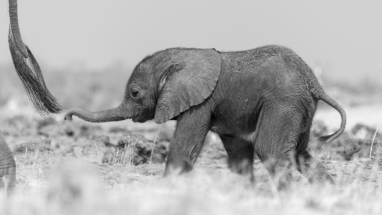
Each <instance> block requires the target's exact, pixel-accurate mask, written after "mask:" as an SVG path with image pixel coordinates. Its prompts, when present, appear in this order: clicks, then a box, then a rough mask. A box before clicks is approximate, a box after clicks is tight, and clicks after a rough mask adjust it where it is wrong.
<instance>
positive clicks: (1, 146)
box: [0, 132, 16, 192]
mask: <svg viewBox="0 0 382 215" xmlns="http://www.w3.org/2000/svg"><path fill="white" fill-rule="evenodd" d="M15 185H16V162H15V159H14V158H13V155H12V152H11V150H10V149H9V147H8V145H7V143H6V142H5V140H4V137H3V134H2V133H1V132H0V189H3V188H6V190H7V192H10V191H12V190H13V188H14V187H15Z"/></svg>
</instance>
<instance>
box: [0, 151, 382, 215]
mask: <svg viewBox="0 0 382 215" xmlns="http://www.w3.org/2000/svg"><path fill="white" fill-rule="evenodd" d="M16 159H17V163H18V188H17V190H16V191H15V193H14V194H13V195H12V196H11V197H10V198H8V199H7V198H5V197H4V196H3V195H1V197H0V214H134V215H139V214H259V213H261V214H381V212H382V204H381V202H382V172H381V168H380V163H378V161H380V159H374V161H372V160H370V159H363V160H353V161H349V162H343V161H331V160H327V161H325V165H326V166H327V167H328V168H329V169H330V173H331V174H332V175H333V176H334V178H335V181H336V185H320V186H318V185H311V184H309V183H307V182H306V180H305V179H303V178H302V177H301V176H300V175H299V174H297V173H296V174H295V176H294V179H295V182H294V183H293V184H292V186H291V188H290V189H289V190H287V191H282V192H277V191H275V189H274V184H273V183H272V182H271V181H270V180H269V177H268V174H267V173H266V171H265V170H264V168H263V167H262V165H261V164H260V163H258V162H257V163H256V165H255V169H256V170H255V172H256V180H257V181H256V183H255V185H253V184H250V183H249V182H248V181H247V180H246V179H244V178H242V177H240V176H238V175H235V174H232V173H230V172H229V171H228V169H227V168H226V167H223V168H222V167H221V166H218V165H197V166H196V168H195V170H194V171H193V172H192V173H191V174H188V175H185V176H181V177H174V178H167V179H163V178H161V174H162V173H163V168H164V166H163V165H159V164H156V165H154V164H151V165H140V166H133V165H129V164H126V165H108V164H100V165H97V164H92V163H89V162H84V161H81V160H80V159H73V158H63V157H60V156H57V155H55V154H53V153H52V152H44V153H31V154H28V153H26V154H24V155H21V154H19V155H18V156H16Z"/></svg>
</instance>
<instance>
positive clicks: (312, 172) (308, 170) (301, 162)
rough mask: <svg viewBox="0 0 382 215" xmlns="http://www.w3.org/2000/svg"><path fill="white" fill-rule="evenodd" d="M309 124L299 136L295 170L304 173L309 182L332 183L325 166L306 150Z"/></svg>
mask: <svg viewBox="0 0 382 215" xmlns="http://www.w3.org/2000/svg"><path fill="white" fill-rule="evenodd" d="M309 136H310V126H309V128H308V129H307V130H306V131H305V132H304V133H303V134H301V136H300V140H299V143H298V146H297V151H296V163H297V170H298V171H299V172H300V173H301V174H302V175H304V176H305V177H306V178H307V179H308V180H309V182H311V183H314V182H318V183H323V182H329V183H332V184H333V183H334V181H333V179H332V177H331V176H330V175H329V174H328V173H327V171H326V168H325V167H324V166H323V165H322V164H321V163H320V162H319V161H317V160H315V159H314V158H313V157H312V156H311V155H310V154H309V152H308V151H307V150H306V148H307V147H308V143H309Z"/></svg>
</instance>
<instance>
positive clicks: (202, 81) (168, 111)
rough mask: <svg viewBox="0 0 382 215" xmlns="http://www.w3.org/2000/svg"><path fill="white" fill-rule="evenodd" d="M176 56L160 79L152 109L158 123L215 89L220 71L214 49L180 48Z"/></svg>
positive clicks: (217, 55) (187, 107)
mask: <svg viewBox="0 0 382 215" xmlns="http://www.w3.org/2000/svg"><path fill="white" fill-rule="evenodd" d="M175 56H176V57H175V58H177V59H176V60H175V61H176V63H173V64H171V65H170V66H169V67H167V71H165V72H164V73H163V75H162V78H161V80H160V84H159V88H160V89H161V91H160V94H159V98H158V102H157V106H156V110H155V122H156V123H158V124H161V123H164V122H166V121H168V120H170V119H172V118H174V117H176V116H178V115H179V114H180V113H182V112H183V111H185V110H187V109H189V108H190V107H192V106H195V105H198V104H201V103H202V102H203V101H204V100H205V99H207V98H208V97H209V96H210V95H211V93H212V92H213V90H214V89H215V87H216V83H217V81H218V79H219V75H220V70H221V58H220V55H219V53H218V52H216V51H215V50H212V49H208V50H206V49H205V50H192V49H191V50H180V52H179V53H178V54H175Z"/></svg>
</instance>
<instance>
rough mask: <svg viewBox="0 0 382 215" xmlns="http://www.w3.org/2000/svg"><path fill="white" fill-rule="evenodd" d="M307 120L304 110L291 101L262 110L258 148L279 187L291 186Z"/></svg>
mask: <svg viewBox="0 0 382 215" xmlns="http://www.w3.org/2000/svg"><path fill="white" fill-rule="evenodd" d="M303 120H304V116H303V113H301V112H299V111H298V110H296V109H295V108H293V107H290V106H288V105H278V106H276V107H267V108H263V110H262V112H261V113H260V116H259V121H258V124H257V128H256V131H257V136H256V138H255V142H254V146H255V152H256V153H257V155H258V157H259V158H260V159H261V161H262V163H263V164H264V166H265V168H266V169H267V170H268V172H269V173H270V175H271V177H272V179H273V180H274V182H275V183H276V186H277V187H278V189H286V188H288V187H289V184H290V182H291V179H292V170H293V166H295V165H296V160H295V154H296V147H297V143H298V140H299V137H300V135H301V128H302V127H303V126H304V123H303Z"/></svg>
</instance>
